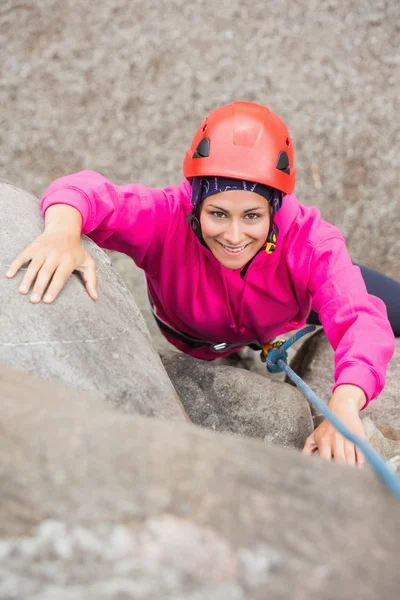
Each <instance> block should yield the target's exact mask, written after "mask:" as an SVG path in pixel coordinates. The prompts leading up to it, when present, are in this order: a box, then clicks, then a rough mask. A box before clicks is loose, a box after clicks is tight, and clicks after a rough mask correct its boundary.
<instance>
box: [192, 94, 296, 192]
mask: <svg viewBox="0 0 400 600" xmlns="http://www.w3.org/2000/svg"><path fill="white" fill-rule="evenodd" d="M183 174H184V176H185V177H186V178H187V179H189V180H191V179H192V177H206V176H210V175H216V176H220V177H232V178H234V179H244V180H247V181H253V182H255V183H261V184H264V185H267V186H270V187H273V188H275V189H277V190H279V191H281V192H283V193H284V194H291V193H292V192H293V189H294V185H295V181H296V169H295V168H294V163H293V146H292V141H291V139H290V135H289V132H288V128H287V127H286V125H285V123H284V122H283V121H282V119H280V118H279V117H278V116H277V115H275V114H274V113H273V112H271V111H270V110H269V109H268V108H267V107H266V106H262V105H261V104H256V103H254V102H233V103H232V104H227V105H225V106H221V107H219V108H216V109H215V110H213V111H212V112H211V113H210V114H209V115H208V117H206V119H205V120H204V121H203V123H201V125H200V126H199V128H198V129H197V131H196V134H195V136H194V139H193V142H192V145H191V147H190V148H189V150H188V151H187V152H186V156H185V159H184V162H183Z"/></svg>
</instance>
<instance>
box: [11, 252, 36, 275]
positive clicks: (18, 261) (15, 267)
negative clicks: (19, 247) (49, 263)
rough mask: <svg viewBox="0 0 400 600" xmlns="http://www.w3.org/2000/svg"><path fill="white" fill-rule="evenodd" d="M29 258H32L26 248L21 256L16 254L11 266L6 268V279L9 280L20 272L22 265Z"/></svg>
mask: <svg viewBox="0 0 400 600" xmlns="http://www.w3.org/2000/svg"><path fill="white" fill-rule="evenodd" d="M31 258H32V255H31V252H30V250H29V248H26V250H24V251H23V252H21V254H18V256H17V258H16V259H15V260H13V262H12V263H11V265H10V266H9V267H8V271H7V273H6V277H9V278H11V277H14V275H15V274H16V273H17V271H19V270H20V268H21V267H22V265H24V264H25V263H27V262H28V261H30V260H31Z"/></svg>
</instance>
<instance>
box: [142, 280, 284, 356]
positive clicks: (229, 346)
mask: <svg viewBox="0 0 400 600" xmlns="http://www.w3.org/2000/svg"><path fill="white" fill-rule="evenodd" d="M147 297H148V300H149V303H150V309H151V312H152V314H153V317H154V318H155V320H156V323H157V325H158V326H159V328H160V329H161V331H163V332H164V333H167V334H169V335H172V337H174V338H175V339H177V340H179V341H180V342H183V343H184V344H186V345H187V346H189V348H193V349H197V348H204V347H205V346H208V348H209V349H210V350H211V351H212V352H215V353H216V354H222V353H223V352H226V351H227V350H233V349H234V348H243V346H249V347H250V348H252V349H253V350H262V348H263V347H262V345H261V344H260V342H258V341H257V340H250V341H248V342H245V341H242V342H232V343H231V342H212V341H211V340H200V339H198V338H194V337H192V336H190V335H188V334H187V333H183V331H177V330H176V329H174V328H173V327H171V325H168V323H166V322H165V321H163V320H162V319H160V317H159V316H158V314H157V313H156V309H155V306H154V302H153V300H152V299H151V296H150V293H149V291H148V290H147ZM282 343H283V342H282ZM264 356H265V355H264ZM263 360H265V358H264V359H263Z"/></svg>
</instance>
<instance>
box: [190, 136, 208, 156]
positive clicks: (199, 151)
mask: <svg viewBox="0 0 400 600" xmlns="http://www.w3.org/2000/svg"><path fill="white" fill-rule="evenodd" d="M207 156H210V140H209V139H208V138H203V139H202V140H201V141H200V143H199V144H198V146H197V148H196V152H195V153H194V154H193V158H207Z"/></svg>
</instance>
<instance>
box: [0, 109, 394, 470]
mask: <svg viewBox="0 0 400 600" xmlns="http://www.w3.org/2000/svg"><path fill="white" fill-rule="evenodd" d="M183 171H184V175H185V180H184V181H183V182H182V183H181V184H180V185H179V186H178V187H167V188H165V189H162V190H161V189H154V188H148V187H146V186H144V185H141V184H131V185H125V186H116V185H113V184H112V183H111V182H110V181H108V180H107V179H106V178H105V177H103V176H102V175H100V174H98V173H94V172H92V171H84V172H81V173H77V174H74V175H69V176H67V177H62V178H60V179H58V180H56V181H55V182H53V183H52V185H51V186H50V187H49V189H48V190H47V192H46V193H45V194H44V196H43V198H42V209H43V213H44V214H45V223H46V227H45V231H44V233H43V234H42V235H41V236H40V237H39V238H37V239H36V240H35V241H34V242H33V243H32V244H31V245H30V246H29V247H28V248H27V249H25V250H24V251H23V252H22V253H21V254H20V255H19V256H18V257H17V258H16V259H15V261H14V262H13V264H12V265H11V266H10V269H9V271H8V273H7V276H8V277H13V276H14V275H15V273H16V272H17V270H18V269H19V268H20V267H21V266H22V265H23V264H24V263H26V262H28V261H30V265H29V267H28V269H27V273H26V275H25V277H24V279H23V282H22V284H21V287H20V292H21V293H22V294H27V293H28V291H29V290H30V288H31V286H32V284H33V282H34V281H35V279H36V281H35V283H34V285H33V293H32V295H31V301H32V302H39V301H40V300H41V298H42V297H43V299H44V302H48V303H50V302H52V301H53V300H54V299H55V298H56V297H57V295H58V293H59V292H60V290H61V289H62V287H63V286H64V284H65V282H66V281H67V279H68V277H69V276H70V274H71V273H72V271H73V270H78V271H80V272H81V273H82V274H83V276H84V278H85V282H86V289H87V292H88V293H89V295H90V296H91V298H93V299H94V300H95V299H96V298H97V292H96V274H95V265H94V262H93V261H92V259H91V258H90V257H88V255H87V254H86V253H85V251H84V250H83V248H82V246H81V244H80V235H81V234H82V233H83V234H87V235H89V236H90V237H91V238H92V239H93V240H94V241H95V242H97V244H99V246H101V247H103V248H108V249H111V250H117V251H120V252H124V253H126V254H128V255H129V256H131V257H132V258H133V260H134V261H135V263H136V264H137V265H138V266H139V267H141V268H142V269H143V270H144V271H145V273H146V279H147V285H148V290H149V297H150V301H151V303H152V305H153V307H154V312H155V314H156V316H157V320H158V323H159V325H160V327H161V329H162V331H163V333H164V335H165V337H167V339H168V340H169V341H170V342H171V343H172V344H174V345H175V346H176V347H177V348H179V349H180V350H182V351H183V352H186V353H188V354H191V355H192V356H195V357H197V358H201V359H205V360H212V359H213V358H215V357H217V356H224V355H228V354H230V353H231V352H234V351H235V350H237V349H238V348H239V347H241V346H246V345H252V347H261V345H263V344H266V343H267V342H269V341H270V340H272V339H273V338H275V336H277V335H278V334H282V333H284V332H287V331H290V330H293V329H296V328H299V327H301V326H303V325H304V324H305V322H306V321H307V319H310V312H311V310H312V309H313V311H314V315H313V317H312V318H313V320H314V321H315V319H316V316H315V313H317V314H318V317H319V319H320V322H321V323H322V326H323V327H324V330H325V332H326V335H327V337H328V339H329V341H330V343H331V345H332V347H333V349H334V351H335V373H334V375H335V386H334V388H333V393H332V398H331V400H330V402H329V406H330V408H331V409H332V410H333V411H334V412H335V414H337V416H338V417H339V418H340V419H342V421H343V422H344V423H345V424H346V425H347V426H348V427H349V428H350V429H352V430H353V431H354V432H355V433H357V434H358V435H359V436H363V435H364V432H363V427H362V423H361V420H360V417H359V411H360V410H361V409H363V408H364V407H365V406H367V405H368V403H369V402H370V401H371V400H372V399H373V398H375V397H376V396H378V395H379V394H380V392H381V391H382V389H383V387H384V383H385V372H386V367H387V364H388V362H389V360H390V358H391V356H392V355H393V352H394V336H393V331H392V328H391V325H390V322H389V320H388V317H387V311H386V306H385V303H384V302H383V301H382V300H381V299H379V298H378V297H375V296H372V295H369V294H368V292H367V290H366V286H365V283H364V280H363V277H362V274H361V271H360V268H359V267H357V266H354V265H353V264H352V262H351V260H350V257H349V255H348V252H347V250H346V246H345V242H344V239H343V236H342V235H341V233H340V232H339V230H338V229H337V228H335V227H334V226H332V225H330V224H328V223H326V222H325V221H323V220H322V219H321V216H320V214H319V212H318V210H317V209H316V208H314V207H305V206H303V205H301V204H300V203H299V202H298V200H297V198H296V197H295V196H294V195H293V193H292V192H293V189H294V185H295V175H296V171H295V168H294V163H293V147H292V141H291V138H290V135H289V133H288V130H287V127H286V125H285V124H284V123H283V121H282V120H281V119H280V118H279V117H277V116H276V115H275V114H273V113H272V112H271V111H269V110H268V108H266V107H264V106H261V105H258V104H254V103H249V102H235V103H233V104H230V105H227V106H223V107H220V108H218V109H216V110H214V111H213V112H211V114H210V115H209V116H208V117H207V118H206V119H205V120H204V122H203V123H202V124H201V125H200V127H199V128H198V130H197V132H196V135H195V137H194V140H193V142H192V145H191V147H190V149H189V150H188V152H187V153H186V157H185V160H184V165H183ZM363 272H365V274H366V279H369V280H370V281H371V282H372V284H373V285H376V284H377V283H378V288H379V290H381V291H382V294H380V295H382V296H385V299H386V296H388V297H389V296H390V295H393V294H394V295H395V297H397V298H399V297H400V284H397V283H396V282H394V281H391V280H389V279H388V278H385V277H384V276H379V274H377V273H374V272H371V271H367V270H365V271H363ZM49 282H50V285H48V284H49ZM47 286H48V289H47V291H45V290H46V288H47ZM379 286H380V287H379ZM389 288H390V289H389ZM395 304H396V305H398V300H397V302H396V303H395ZM393 310H394V312H393V318H392V317H391V318H392V324H393V329H396V328H397V327H398V323H397V322H396V323H395V322H394V321H396V319H397V314H396V312H395V311H396V308H394V309H393ZM399 329H400V328H399ZM317 449H318V450H319V454H320V455H321V456H322V457H323V458H326V459H329V460H330V459H331V458H334V459H335V460H337V461H338V462H342V463H349V464H358V465H359V466H362V465H363V464H364V458H363V456H362V454H361V453H360V452H359V451H358V450H357V449H356V448H355V447H354V445H353V444H352V443H351V442H348V441H346V440H344V438H342V436H340V435H339V434H338V433H337V432H336V430H335V429H334V428H333V427H332V426H331V425H330V424H329V423H328V422H327V421H324V422H323V423H322V424H321V425H320V426H319V427H318V428H317V429H316V430H315V432H314V433H313V434H312V435H311V436H310V437H309V438H308V439H307V441H306V444H305V447H304V452H305V453H307V454H312V453H313V452H315V451H316V450H317Z"/></svg>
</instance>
